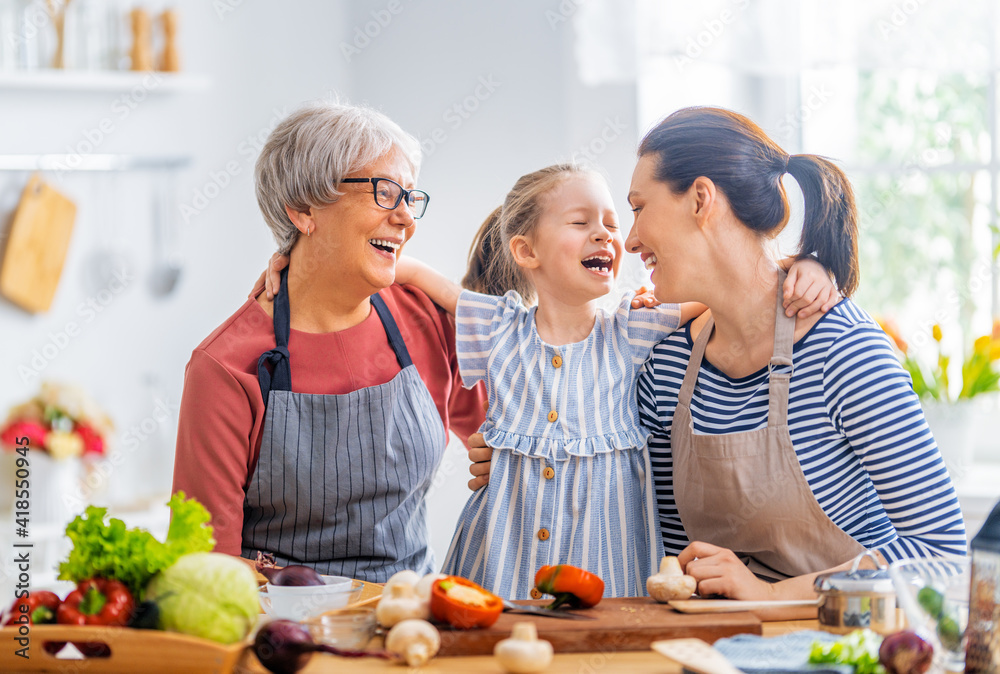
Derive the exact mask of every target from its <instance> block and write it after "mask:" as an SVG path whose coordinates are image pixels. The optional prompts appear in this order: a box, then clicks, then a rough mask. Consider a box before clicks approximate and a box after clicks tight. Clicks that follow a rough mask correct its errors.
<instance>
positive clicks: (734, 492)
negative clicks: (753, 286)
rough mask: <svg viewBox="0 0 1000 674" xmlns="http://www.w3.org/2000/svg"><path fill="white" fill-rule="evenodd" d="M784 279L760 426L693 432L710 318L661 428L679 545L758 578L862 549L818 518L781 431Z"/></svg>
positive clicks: (791, 328)
mask: <svg viewBox="0 0 1000 674" xmlns="http://www.w3.org/2000/svg"><path fill="white" fill-rule="evenodd" d="M784 281H785V273H784V272H779V277H778V302H777V316H776V318H775V322H774V323H775V326H774V354H773V355H772V357H771V362H770V364H769V365H768V370H770V373H769V380H770V381H769V391H768V411H767V428H762V429H759V430H755V431H748V432H744V433H730V434H727V435H698V434H695V432H694V427H693V425H692V421H691V396H692V394H693V393H694V387H695V383H696V382H697V380H698V371H699V369H700V368H701V363H702V360H703V359H704V356H705V346H706V345H707V344H708V340H709V338H710V337H711V335H712V332H713V330H714V328H715V319H713V318H710V319H709V320H708V323H707V324H706V325H705V327H704V328H703V329H702V331H701V333H700V334H699V335H698V339H697V340H695V343H694V348H693V349H692V351H691V360H690V362H689V363H688V366H687V371H686V372H685V373H684V383H683V384H681V390H680V394H679V396H678V400H677V409H676V411H675V412H674V419H673V423H672V425H671V429H670V446H671V452H672V454H673V464H674V470H673V475H674V498H675V500H676V503H677V511H678V513H679V514H680V518H681V523H682V524H683V525H684V531H685V532H686V533H687V536H688V540H689V541H705V542H707V543H712V544H713V545H718V546H720V547H725V548H729V549H730V550H732V551H734V552H735V553H736V554H737V556H739V557H740V558H741V559H743V560H744V562H745V563H746V564H747V566H748V567H749V568H750V570H751V571H753V572H754V573H755V574H757V575H758V576H759V577H761V578H764V579H765V580H782V579H784V578H788V577H791V576H800V575H803V574H807V573H814V572H816V571H822V570H824V569H828V568H830V567H833V566H837V565H838V564H842V563H843V562H846V561H847V560H849V559H852V558H853V557H856V556H857V555H859V554H860V553H861V552H863V551H864V546H862V545H861V544H860V543H858V542H857V541H855V540H854V539H853V538H851V537H850V536H849V535H847V534H846V533H844V531H843V530H842V529H841V528H840V527H838V526H837V525H836V524H834V522H833V520H831V519H830V517H829V516H828V515H827V514H826V513H825V512H823V509H822V508H821V507H820V505H819V503H818V502H817V501H816V497H815V496H814V495H813V492H812V489H810V488H809V483H808V482H807V481H806V478H805V475H803V473H802V467H801V466H800V465H799V461H798V458H797V457H796V456H795V449H794V448H793V447H792V438H791V436H790V435H789V434H788V386H789V381H790V380H791V377H792V349H793V345H794V340H795V317H794V316H793V317H791V318H789V317H787V316H785V312H784V309H783V308H782V306H781V302H782V285H783V284H784Z"/></svg>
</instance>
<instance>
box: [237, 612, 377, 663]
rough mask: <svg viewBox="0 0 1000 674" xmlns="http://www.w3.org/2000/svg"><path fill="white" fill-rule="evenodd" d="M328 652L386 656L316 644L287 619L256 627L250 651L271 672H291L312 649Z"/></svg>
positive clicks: (312, 651) (306, 660) (303, 629)
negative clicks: (257, 630) (251, 650)
mask: <svg viewBox="0 0 1000 674" xmlns="http://www.w3.org/2000/svg"><path fill="white" fill-rule="evenodd" d="M317 651H319V652H322V653H330V654H332V655H339V656H341V657H344V658H362V657H369V656H370V657H374V658H383V659H389V658H390V656H389V654H388V653H385V652H384V651H376V652H371V653H369V652H367V651H351V650H346V649H343V648H336V647H334V646H326V645H324V644H317V643H315V642H314V641H313V640H312V637H311V636H309V632H308V631H307V630H306V629H305V628H304V627H302V626H301V625H299V624H298V623H297V622H293V621H291V620H274V621H272V622H269V623H268V624H266V625H264V626H263V627H261V628H260V631H259V632H257V638H256V639H254V642H253V652H254V653H255V654H256V655H257V659H258V660H260V664H262V665H264V666H265V667H266V668H267V669H268V670H270V671H272V672H274V673H275V674H294V673H295V672H297V671H299V670H300V669H302V668H303V667H305V666H306V664H307V663H308V662H309V658H311V657H312V654H313V653H315V652H317Z"/></svg>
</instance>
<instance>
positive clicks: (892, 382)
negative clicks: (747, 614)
mask: <svg viewBox="0 0 1000 674" xmlns="http://www.w3.org/2000/svg"><path fill="white" fill-rule="evenodd" d="M786 172H787V173H790V174H791V175H792V177H793V178H795V180H796V181H797V182H798V184H799V185H800V187H801V188H802V192H803V195H804V199H805V215H804V225H803V233H802V242H801V248H800V250H801V251H802V252H803V253H804V254H807V255H808V254H813V255H815V256H816V257H817V258H818V259H819V261H820V262H821V263H822V264H823V265H824V266H825V267H826V268H827V269H830V270H831V271H832V272H833V274H834V276H835V277H836V279H837V283H838V285H839V286H840V289H841V291H842V293H843V294H844V295H845V296H847V297H849V296H850V295H851V293H852V292H853V291H854V290H855V288H856V287H857V284H858V262H857V235H858V229H857V211H856V209H855V205H854V196H853V192H852V190H851V185H850V183H849V182H848V180H847V178H846V177H845V176H844V174H843V172H841V171H840V169H838V168H837V167H836V166H835V165H834V164H832V163H831V162H829V161H827V160H826V159H823V158H821V157H817V156H814V155H794V156H791V157H790V156H789V155H788V154H787V153H785V151H784V150H782V149H781V148H780V147H778V146H777V145H776V144H775V143H774V142H773V141H772V140H770V139H769V138H768V137H767V136H766V135H765V134H764V133H763V132H762V131H761V129H760V128H758V127H757V126H756V125H755V124H754V123H753V122H751V121H750V120H749V119H747V118H745V117H743V116H741V115H738V114H736V113H733V112H729V111H727V110H720V109H713V108H688V109H684V110H680V111H678V112H675V113H674V114H672V115H670V116H669V117H667V118H666V119H664V120H663V121H662V122H661V123H660V124H658V125H657V126H656V127H655V128H654V129H653V130H652V131H650V132H649V133H648V134H647V135H646V137H645V138H644V139H643V141H642V144H641V145H640V147H639V162H638V165H637V166H636V169H635V173H634V174H633V176H632V185H631V191H630V192H629V202H630V203H631V205H632V209H633V211H634V213H635V226H634V227H633V229H632V232H631V234H630V235H629V238H628V240H627V242H626V248H627V249H628V250H631V251H632V252H639V253H641V255H642V258H643V260H644V261H645V262H646V264H647V267H651V268H652V270H653V272H652V281H653V283H654V285H655V293H656V297H657V299H659V300H660V301H662V302H687V301H697V302H702V303H704V304H706V305H708V307H709V309H710V311H708V312H706V313H704V314H702V316H701V317H699V318H697V319H695V320H694V321H692V322H691V323H690V324H688V326H687V328H686V329H681V330H678V331H677V332H675V333H673V334H672V335H671V336H669V337H667V338H666V339H664V340H663V341H662V342H661V343H660V344H659V345H658V346H657V347H655V348H654V350H653V356H652V359H651V361H650V362H648V363H647V365H646V371H645V373H644V374H643V375H642V376H641V377H640V380H639V409H640V413H641V415H642V420H643V423H644V425H646V426H647V427H648V428H650V429H652V430H653V437H652V439H651V440H650V452H651V457H652V464H653V472H654V482H655V485H656V489H657V498H658V501H659V510H660V524H661V530H662V534H663V540H664V546H665V548H666V552H667V554H677V555H679V556H680V561H681V564H682V565H684V567H685V571H686V572H687V573H688V574H690V575H692V576H694V577H695V578H696V579H697V580H698V592H699V594H701V595H711V594H721V595H725V596H728V597H732V598H736V599H788V598H799V597H808V596H813V595H812V581H813V579H814V578H815V575H816V573H817V572H821V571H824V570H827V569H830V568H834V567H838V566H843V565H844V563H845V562H848V561H849V560H851V559H852V558H853V557H855V556H856V555H858V554H859V553H861V552H862V551H864V550H865V549H870V550H874V551H876V552H877V553H879V554H880V555H881V556H882V557H883V558H884V559H885V560H888V561H893V560H896V559H900V558H905V557H926V556H933V555H938V554H942V553H954V554H964V553H965V546H966V540H965V528H964V524H963V521H962V514H961V511H960V509H959V505H958V500H957V498H956V496H955V490H954V488H953V485H952V482H951V479H950V477H949V476H948V472H947V470H946V468H945V465H944V462H943V461H942V460H941V455H940V453H939V451H938V449H937V446H936V444H935V442H934V438H933V437H932V436H931V433H930V431H929V430H928V427H927V423H926V422H925V421H924V418H923V414H922V412H921V409H920V404H919V402H918V400H917V397H916V395H915V394H914V392H913V389H912V387H911V385H910V381H909V378H908V377H907V375H906V373H905V372H904V371H903V369H902V368H901V367H900V365H899V363H898V361H897V360H896V358H895V357H894V355H893V352H892V350H891V349H890V347H889V344H888V342H887V339H886V337H885V335H884V333H883V332H882V331H881V330H880V329H879V327H878V325H876V324H875V322H874V321H873V320H872V319H871V317H869V316H868V314H867V313H865V312H864V311H863V310H861V309H860V308H859V307H857V306H856V305H855V304H854V303H853V302H851V301H850V300H849V299H845V300H844V301H842V302H840V303H839V304H838V305H837V306H836V307H835V308H834V309H833V310H832V311H830V312H829V313H825V314H815V315H813V316H810V317H809V318H806V319H803V318H801V317H799V318H795V317H792V318H789V317H787V316H786V314H785V312H784V311H782V310H780V308H781V305H782V295H781V288H782V280H783V273H782V272H781V271H780V270H779V268H778V266H777V265H776V264H774V263H773V262H772V261H771V259H770V258H769V257H768V255H767V251H766V248H767V242H768V240H770V239H771V238H773V237H774V236H775V235H777V233H778V232H780V231H781V229H782V228H783V227H784V225H785V223H786V222H787V221H788V218H789V207H788V200H787V198H786V195H785V193H784V189H783V187H782V183H781V177H782V175H783V174H784V173H786ZM768 581H770V582H768Z"/></svg>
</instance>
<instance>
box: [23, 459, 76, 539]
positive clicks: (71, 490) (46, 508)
mask: <svg viewBox="0 0 1000 674" xmlns="http://www.w3.org/2000/svg"><path fill="white" fill-rule="evenodd" d="M28 461H29V462H30V463H29V466H28V470H29V471H30V477H29V478H28V479H29V483H30V485H31V486H30V492H31V498H30V503H31V521H32V523H33V524H37V525H55V526H59V527H62V526H65V525H66V524H67V523H69V521H70V520H72V519H73V518H74V517H76V516H77V515H78V514H79V513H78V512H77V510H79V508H78V507H77V503H76V501H77V500H78V498H77V495H78V494H79V493H80V481H81V479H82V478H83V463H82V462H81V461H80V459H79V458H77V457H70V458H65V459H54V458H52V455H51V454H49V453H48V452H41V451H30V452H28Z"/></svg>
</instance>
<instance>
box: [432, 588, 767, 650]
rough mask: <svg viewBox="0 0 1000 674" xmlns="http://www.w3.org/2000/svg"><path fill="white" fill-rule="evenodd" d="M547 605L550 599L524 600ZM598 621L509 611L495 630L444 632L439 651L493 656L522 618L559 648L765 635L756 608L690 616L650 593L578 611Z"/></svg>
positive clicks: (643, 645)
mask: <svg viewBox="0 0 1000 674" xmlns="http://www.w3.org/2000/svg"><path fill="white" fill-rule="evenodd" d="M519 603H525V604H535V605H537V606H544V605H545V604H546V603H548V602H546V601H532V602H519ZM577 612H578V613H585V614H586V615H592V616H594V618H595V620H564V619H560V618H544V617H539V616H532V615H525V614H514V613H504V614H503V615H501V616H500V619H499V620H498V621H497V622H496V623H495V624H494V625H493V626H492V627H490V628H489V629H485V630H450V629H448V628H447V627H442V626H440V625H439V626H438V629H439V630H440V632H441V652H440V653H439V655H442V656H448V655H490V654H492V653H493V646H495V645H496V643H497V642H498V641H500V640H501V639H506V638H507V637H509V636H510V632H511V628H512V627H513V626H514V623H516V622H525V621H530V622H533V623H535V625H536V627H537V629H538V638H539V639H545V640H546V641H549V642H551V643H552V647H553V648H554V649H555V652H556V653H581V652H588V651H602V652H608V651H644V650H647V649H649V648H650V645H651V644H652V643H653V642H654V641H660V640H662V639H677V638H681V637H697V638H699V639H703V640H704V641H707V642H709V643H713V642H714V641H715V640H716V639H721V638H722V637H730V636H733V635H735V634H760V633H761V623H760V620H759V619H758V618H757V617H756V616H754V615H753V614H751V613H746V612H744V613H720V614H700V615H685V614H683V613H679V612H677V611H675V610H674V609H672V608H670V607H669V606H667V605H665V604H657V603H656V602H655V601H654V600H652V599H650V598H648V597H636V598H632V599H605V600H604V601H602V602H601V603H600V604H598V605H597V606H595V607H594V608H591V609H587V610H586V611H577Z"/></svg>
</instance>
